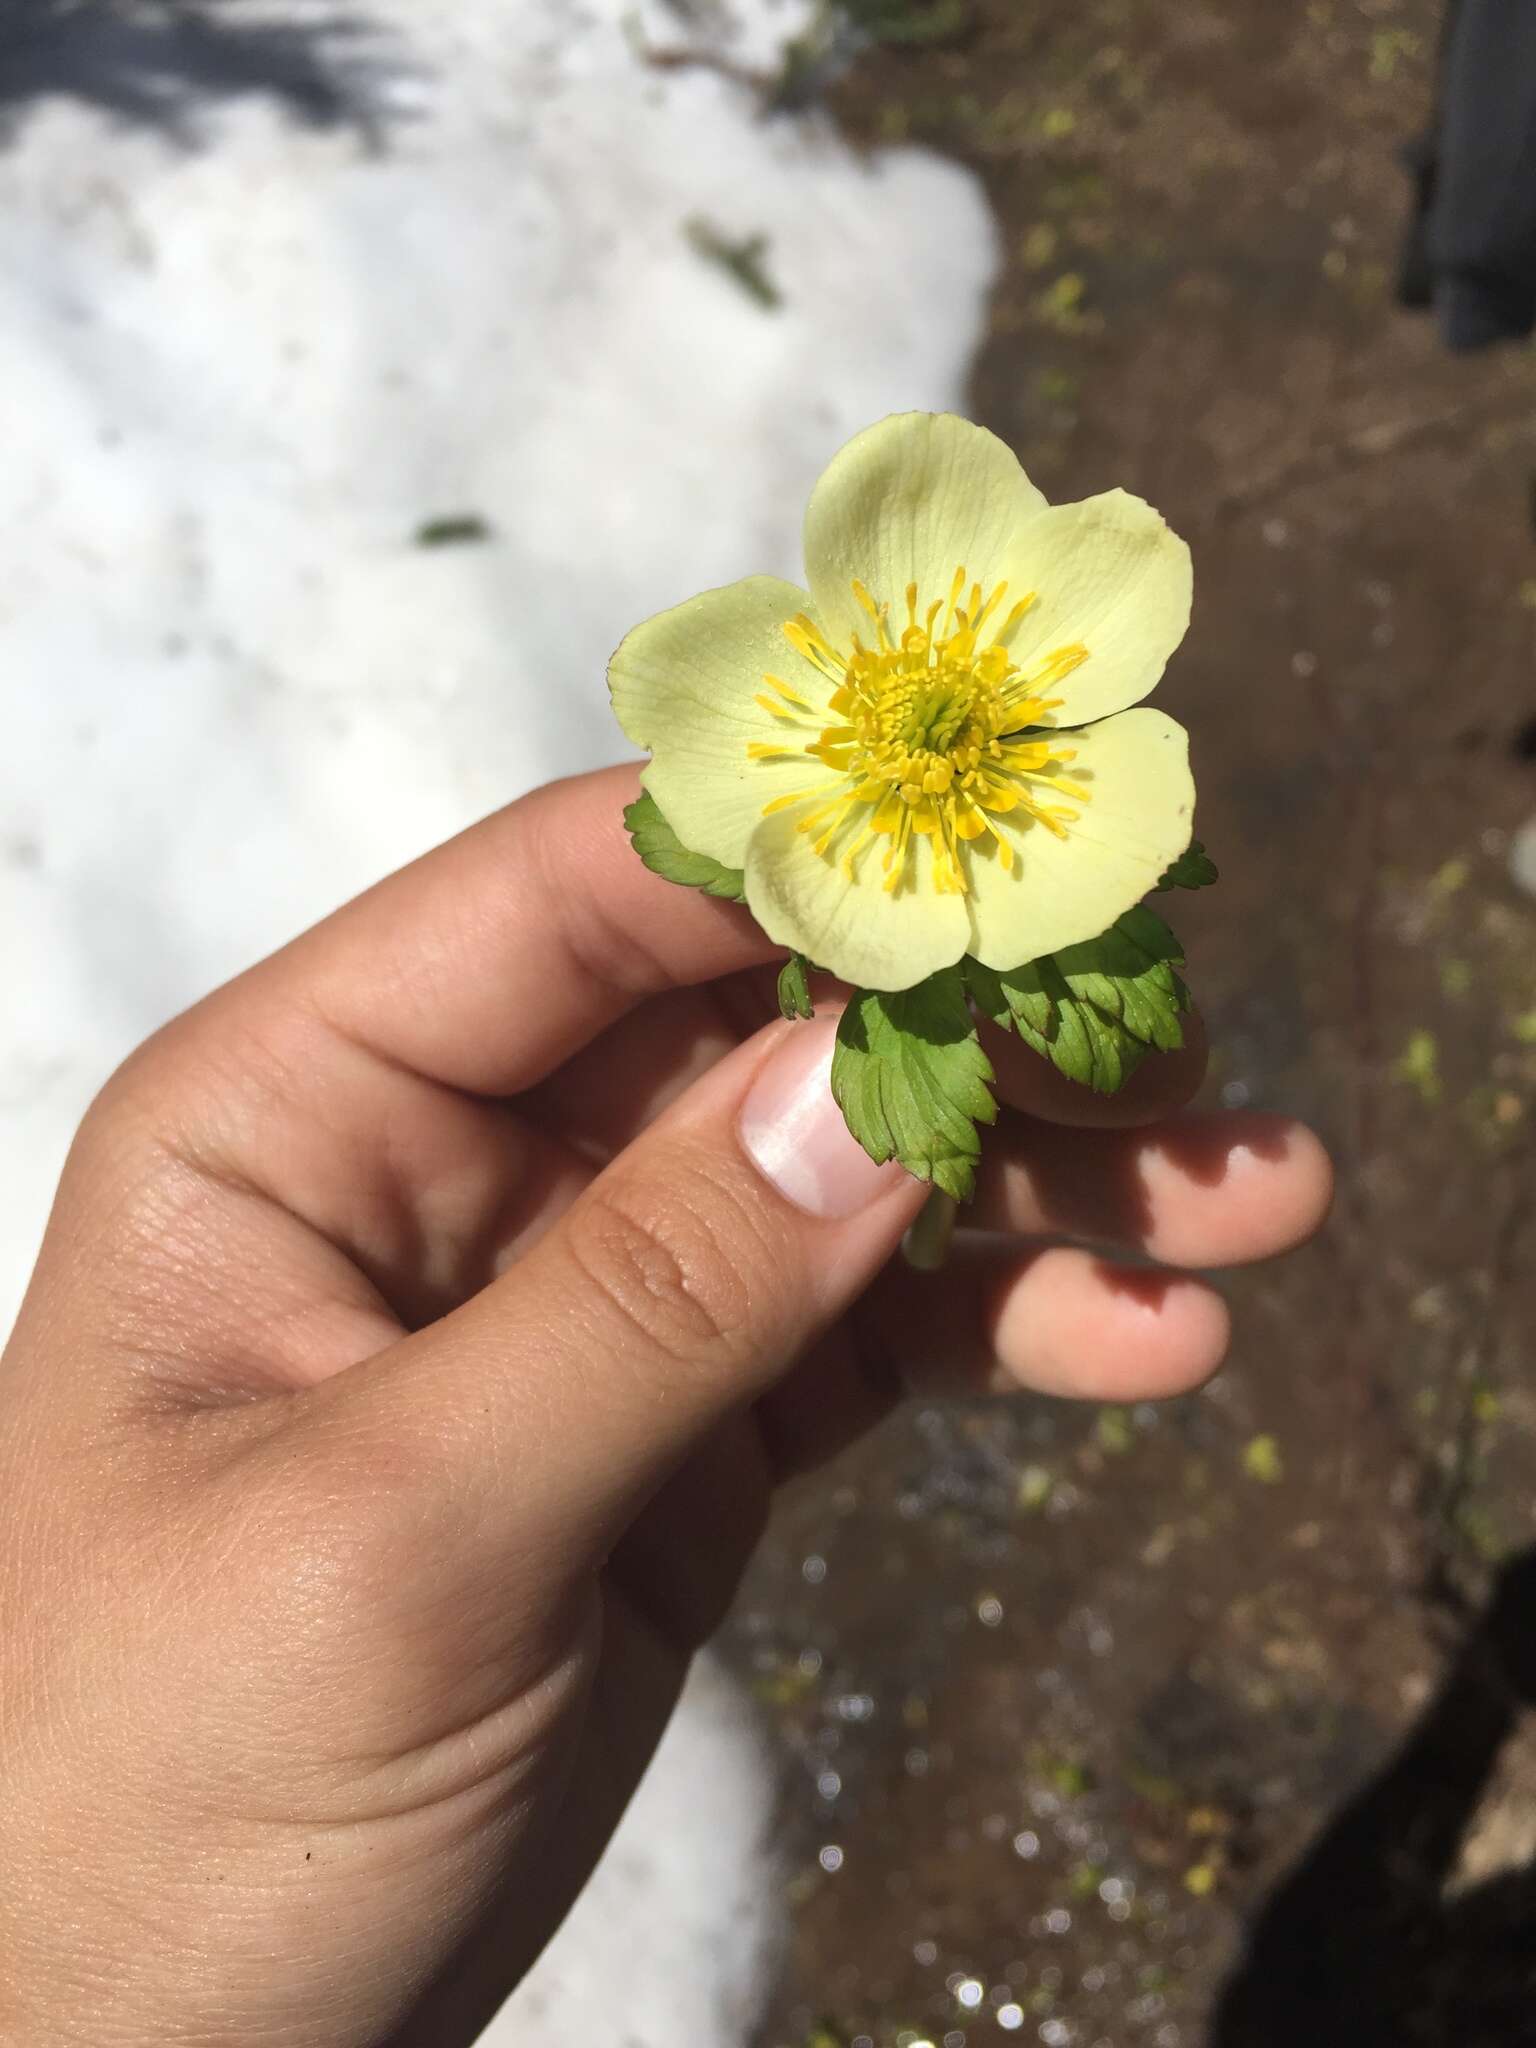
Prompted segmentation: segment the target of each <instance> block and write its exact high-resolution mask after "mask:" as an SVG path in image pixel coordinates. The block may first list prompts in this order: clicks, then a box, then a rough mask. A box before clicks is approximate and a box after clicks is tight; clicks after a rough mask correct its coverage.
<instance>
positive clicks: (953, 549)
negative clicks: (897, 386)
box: [805, 412, 1045, 645]
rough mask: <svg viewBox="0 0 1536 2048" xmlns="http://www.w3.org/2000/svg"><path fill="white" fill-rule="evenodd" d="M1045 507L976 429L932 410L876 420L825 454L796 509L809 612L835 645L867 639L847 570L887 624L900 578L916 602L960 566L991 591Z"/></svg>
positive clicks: (943, 587)
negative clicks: (913, 588) (800, 514)
mask: <svg viewBox="0 0 1536 2048" xmlns="http://www.w3.org/2000/svg"><path fill="white" fill-rule="evenodd" d="M1044 506H1045V499H1044V497H1043V496H1042V495H1041V493H1040V492H1039V491H1037V490H1036V489H1035V487H1034V485H1033V484H1032V483H1031V482H1030V481H1029V478H1028V477H1027V476H1026V475H1025V474H1024V472H1023V470H1022V469H1021V468H1020V467H1019V460H1018V457H1017V456H1016V455H1015V454H1014V453H1013V451H1012V449H1011V448H1009V447H1008V446H1007V445H1006V444H1005V443H1004V442H1002V441H999V440H998V438H997V436H996V435H995V434H989V433H988V432H987V430H986V428H985V427H977V426H973V425H972V424H971V422H970V421H969V420H962V419H957V418H956V417H955V416H954V414H952V413H942V412H941V413H932V412H907V413H897V414H895V415H893V416H892V417H891V418H890V419H886V420H881V421H880V423H879V424H878V425H877V426H873V427H867V428H866V429H865V431H864V432H863V433H862V434H856V435H855V436H854V438H853V439H852V440H851V441H850V442H849V443H848V444H847V446H846V447H844V448H842V449H841V450H840V451H839V452H838V453H837V454H836V455H834V456H833V458H832V460H831V462H830V463H829V464H828V465H827V467H826V469H825V470H823V472H822V474H821V477H820V480H819V481H818V483H817V485H816V488H815V489H814V490H813V491H812V493H811V502H810V504H809V505H808V506H807V508H806V514H805V573H806V579H807V581H808V582H809V584H810V586H811V595H812V597H813V598H814V599H815V601H816V610H817V615H818V617H819V618H820V619H821V622H822V624H823V626H824V627H825V628H826V631H827V633H828V634H829V636H830V637H831V638H832V639H833V640H835V641H837V642H838V644H839V645H846V644H847V642H848V640H849V638H850V637H851V636H852V634H854V633H855V632H857V633H859V634H860V635H861V636H862V638H863V639H864V640H865V641H866V642H868V640H869V638H870V627H869V620H868V618H867V616H866V615H865V613H864V612H863V610H862V609H861V608H860V606H859V603H858V600H857V599H856V598H855V597H854V595H853V589H852V585H853V580H854V578H855V577H857V578H858V579H859V580H860V582H862V583H863V584H864V586H865V588H866V589H867V590H868V591H869V592H870V594H871V596H872V597H873V598H874V599H875V600H876V601H877V602H883V603H887V604H889V605H890V607H891V614H892V617H893V619H894V620H896V621H897V622H898V623H900V622H902V621H904V619H905V616H906V612H905V606H906V595H905V593H906V588H907V585H908V584H909V583H915V584H916V585H917V586H918V592H919V601H920V602H921V603H922V604H923V605H924V606H926V605H928V604H931V603H932V602H933V600H934V599H935V598H940V597H945V596H947V595H948V593H949V587H950V583H951V580H952V579H953V577H954V574H955V571H956V570H957V569H960V568H963V569H964V570H965V571H966V574H967V576H968V577H969V578H972V579H974V580H975V581H978V582H980V583H981V584H983V585H984V586H985V587H988V588H990V586H991V585H992V584H993V583H994V582H996V581H997V579H998V578H999V577H1000V576H1004V575H1006V574H1007V573H1008V571H1007V568H1006V563H1007V562H1008V560H1009V559H1010V558H1011V555H1012V553H1013V552H1014V546H1015V543H1016V542H1017V541H1018V540H1019V539H1020V537H1021V535H1022V533H1023V531H1024V530H1025V529H1026V528H1027V527H1028V526H1029V524H1030V523H1031V522H1032V521H1033V520H1034V519H1035V517H1036V516H1037V515H1038V514H1039V513H1040V512H1041V511H1042V509H1043V508H1044ZM1019 594H1022V593H1019Z"/></svg>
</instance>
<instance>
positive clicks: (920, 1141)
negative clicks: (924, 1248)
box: [832, 967, 997, 1202]
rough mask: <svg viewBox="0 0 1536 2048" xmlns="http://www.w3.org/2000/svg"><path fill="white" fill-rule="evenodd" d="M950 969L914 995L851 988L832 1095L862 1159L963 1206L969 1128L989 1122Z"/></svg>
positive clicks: (980, 1063)
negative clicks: (898, 1171) (896, 1169)
mask: <svg viewBox="0 0 1536 2048" xmlns="http://www.w3.org/2000/svg"><path fill="white" fill-rule="evenodd" d="M991 1079H992V1066H991V1062H990V1061H989V1060H988V1058H987V1056H986V1054H985V1053H984V1052H983V1051H982V1049H981V1044H980V1041H979V1040H978V1038H977V1036H976V1026H975V1023H974V1021H973V1019H972V1017H971V1011H970V1005H969V1004H968V1003H967V1001H966V996H965V982H964V979H963V978H962V976H961V973H960V970H959V968H958V967H946V968H944V969H943V970H942V971H941V972H940V973H938V974H933V975H930V976H929V978H928V979H927V981H922V982H919V983H918V985H917V987H916V988H908V989H900V990H898V991H896V992H895V993H894V994H884V993H881V992H879V991H876V990H871V989H859V990H857V991H856V992H855V993H854V996H853V998H852V1000H851V1001H850V1003H849V1004H848V1007H847V1009H846V1010H844V1012H843V1016H842V1022H841V1023H840V1024H839V1025H838V1027H837V1046H836V1049H835V1051H834V1052H833V1055H832V1093H833V1094H834V1095H835V1096H836V1098H837V1102H838V1106H839V1108H840V1109H841V1110H842V1112H843V1116H844V1118H845V1119H846V1121H847V1124H848V1128H849V1130H850V1131H852V1133H853V1135H854V1136H855V1137H856V1138H857V1139H858V1141H859V1143H860V1144H861V1145H862V1146H863V1147H864V1150H865V1151H866V1152H867V1153H868V1154H869V1156H870V1158H871V1159H874V1160H878V1161H880V1162H881V1163H883V1162H884V1161H885V1160H887V1159H899V1160H900V1161H901V1163H902V1165H903V1166H904V1167H905V1168H906V1169H907V1171H908V1173H912V1174H915V1175H916V1176H917V1178H918V1179H919V1180H930V1181H932V1182H933V1183H934V1185H935V1186H936V1187H940V1188H942V1189H943V1190H944V1192H945V1193H946V1194H949V1195H953V1196H954V1197H955V1199H956V1200H957V1201H962V1202H963V1201H965V1200H967V1199H968V1198H969V1196H970V1193H971V1189H972V1188H973V1186H974V1185H975V1181H976V1162H977V1160H978V1159H979V1158H980V1156H981V1138H980V1135H979V1133H978V1132H977V1129H976V1126H977V1125H978V1124H990V1123H992V1122H993V1121H994V1120H995V1118H996V1116H997V1105H996V1103H995V1102H994V1101H993V1100H992V1096H991V1093H990V1092H989V1090H988V1087H987V1083H988V1082H989V1081H990V1080H991Z"/></svg>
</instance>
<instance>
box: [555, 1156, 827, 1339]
mask: <svg viewBox="0 0 1536 2048" xmlns="http://www.w3.org/2000/svg"><path fill="white" fill-rule="evenodd" d="M566 1242H567V1248H568V1251H569V1254H570V1256H571V1257H572V1258H573V1260H574V1261H575V1263H576V1265H577V1266H578V1267H579V1269H580V1271H581V1275H582V1278H583V1280H584V1282H585V1284H586V1286H587V1288H588V1290H589V1291H590V1293H591V1294H592V1295H593V1296H595V1297H596V1299H597V1300H599V1301H600V1302H601V1303H602V1304H603V1305H604V1308H605V1310H606V1311H607V1312H608V1313H609V1314H610V1315H612V1316H616V1317H617V1318H619V1319H621V1320H622V1321H623V1322H624V1323H625V1324H627V1325H628V1326H629V1327H630V1328H631V1329H633V1330H635V1331H638V1333H639V1334H640V1336H641V1338H642V1339H643V1340H644V1341H645V1343H646V1344H647V1345H648V1346H650V1347H652V1348H654V1349H656V1350H658V1351H661V1352H665V1353H666V1354H668V1355H669V1356H671V1357H674V1358H684V1359H686V1358H697V1359H700V1360H707V1361H710V1362H713V1361H715V1360H722V1359H723V1360H727V1361H730V1360H735V1359H739V1358H742V1357H744V1356H746V1355H747V1354H749V1353H750V1352H751V1351H752V1350H753V1349H754V1348H755V1346H756V1344H757V1343H758V1342H759V1341H760V1340H761V1336H762V1333H763V1332H764V1330H765V1328H771V1327H772V1326H773V1325H774V1324H775V1323H776V1322H778V1321H780V1320H782V1317H783V1313H784V1308H785V1301H784V1296H783V1278H782V1276H783V1275H784V1274H785V1272H786V1271H787V1267H788V1261H787V1258H786V1249H787V1248H786V1247H785V1246H784V1245H783V1244H782V1243H781V1242H779V1241H778V1240H777V1236H776V1233H775V1232H774V1230H773V1228H772V1225H771V1223H770V1221H769V1219H768V1218H766V1217H765V1215H764V1213H763V1210H762V1206H761V1205H760V1204H758V1203H754V1202H753V1201H752V1200H751V1199H750V1196H749V1195H748V1194H747V1192H746V1191H745V1190H743V1189H742V1188H741V1187H740V1186H739V1185H737V1184H734V1183H733V1181H732V1179H731V1178H730V1177H729V1176H728V1175H725V1174H721V1173H719V1172H715V1173H710V1172H709V1171H708V1170H707V1169H706V1170H704V1171H702V1172H701V1171H700V1170H699V1169H698V1167H697V1166H691V1165H690V1166H685V1167H683V1168H682V1170H680V1171H678V1172H676V1173H675V1174H672V1175H670V1176H668V1175H664V1174H648V1175H647V1176H646V1177H645V1179H644V1180H643V1181H641V1180H640V1178H639V1177H638V1176H636V1177H634V1178H633V1179H630V1178H629V1177H623V1176H619V1175H609V1176H608V1177H606V1178H605V1179H604V1180H602V1181H599V1182H597V1183H596V1184H594V1186H593V1187H592V1188H591V1189H590V1190H589V1192H588V1194H587V1196H586V1197H585V1198H584V1200H583V1201H582V1202H581V1203H579V1204H578V1206H577V1208H576V1209H574V1210H573V1211H572V1212H571V1216H570V1228H569V1230H568V1233H567V1240H566Z"/></svg>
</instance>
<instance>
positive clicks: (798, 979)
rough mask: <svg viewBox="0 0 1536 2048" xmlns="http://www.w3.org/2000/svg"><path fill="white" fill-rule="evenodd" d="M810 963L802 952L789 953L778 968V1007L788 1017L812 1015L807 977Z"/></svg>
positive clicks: (809, 985) (813, 1013) (813, 1006)
mask: <svg viewBox="0 0 1536 2048" xmlns="http://www.w3.org/2000/svg"><path fill="white" fill-rule="evenodd" d="M810 967H811V963H810V961H809V960H807V959H806V957H805V955H804V954H803V953H791V954H790V956H789V958H788V959H787V960H786V961H785V962H784V965H783V966H782V967H781V968H780V969H779V1008H780V1010H781V1011H782V1012H783V1014H784V1015H785V1016H786V1017H788V1018H791V1019H793V1018H795V1017H814V1016H815V1014H816V1005H815V1004H814V1003H813V1002H812V1001H811V984H810V982H809V980H808V979H807V976H808V975H809V973H810Z"/></svg>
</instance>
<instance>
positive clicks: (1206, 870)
mask: <svg viewBox="0 0 1536 2048" xmlns="http://www.w3.org/2000/svg"><path fill="white" fill-rule="evenodd" d="M1216 873H1217V870H1216V863H1215V861H1213V860H1212V859H1211V856H1210V855H1209V854H1208V853H1207V852H1206V850H1205V848H1204V847H1203V846H1202V845H1201V844H1200V842H1199V840H1198V839H1192V840H1191V841H1190V843H1189V845H1188V846H1187V847H1186V848H1185V849H1184V851H1183V852H1182V853H1181V854H1180V855H1179V857H1178V859H1177V860H1176V861H1175V862H1174V864H1173V866H1172V867H1171V868H1169V869H1168V871H1167V872H1166V873H1165V874H1164V876H1163V879H1162V880H1161V881H1160V882H1159V883H1158V885H1157V886H1158V888H1159V889H1208V888H1209V887H1210V886H1211V884H1212V882H1214V881H1215V880H1216ZM1154 893H1155V892H1154Z"/></svg>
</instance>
